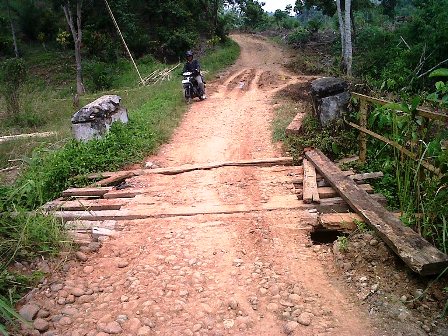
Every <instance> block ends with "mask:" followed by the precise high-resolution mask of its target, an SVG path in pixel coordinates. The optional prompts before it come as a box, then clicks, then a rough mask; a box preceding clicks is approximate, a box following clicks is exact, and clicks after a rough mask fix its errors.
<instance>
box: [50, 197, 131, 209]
mask: <svg viewBox="0 0 448 336" xmlns="http://www.w3.org/2000/svg"><path fill="white" fill-rule="evenodd" d="M128 202H129V201H128V200H123V199H91V200H75V201H52V202H48V203H47V204H45V205H44V206H43V209H44V210H46V211H51V210H66V211H83V210H94V211H100V210H120V208H121V207H122V206H123V205H125V204H127V203H128Z"/></svg>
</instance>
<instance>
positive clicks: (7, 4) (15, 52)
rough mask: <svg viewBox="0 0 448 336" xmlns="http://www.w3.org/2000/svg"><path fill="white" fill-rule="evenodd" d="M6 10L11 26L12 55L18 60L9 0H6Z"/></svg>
mask: <svg viewBox="0 0 448 336" xmlns="http://www.w3.org/2000/svg"><path fill="white" fill-rule="evenodd" d="M6 8H7V10H8V18H9V22H10V24H11V33H12V42H13V44H14V54H15V55H16V58H19V57H20V55H19V48H18V47H17V37H16V29H15V28H14V23H13V22H12V16H11V9H10V8H9V0H6Z"/></svg>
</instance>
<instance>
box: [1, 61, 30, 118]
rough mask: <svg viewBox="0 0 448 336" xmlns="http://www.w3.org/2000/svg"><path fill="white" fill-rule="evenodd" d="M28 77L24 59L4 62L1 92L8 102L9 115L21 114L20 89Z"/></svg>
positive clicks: (7, 110)
mask: <svg viewBox="0 0 448 336" xmlns="http://www.w3.org/2000/svg"><path fill="white" fill-rule="evenodd" d="M26 77H27V71H26V65H25V62H24V61H23V60H22V59H17V58H11V59H8V60H6V61H4V62H3V64H2V67H1V73H0V83H1V84H2V86H1V88H0V91H1V94H2V95H3V96H4V98H5V101H6V112H7V113H8V115H12V114H13V113H19V112H20V89H21V87H22V86H23V84H24V83H25V80H26Z"/></svg>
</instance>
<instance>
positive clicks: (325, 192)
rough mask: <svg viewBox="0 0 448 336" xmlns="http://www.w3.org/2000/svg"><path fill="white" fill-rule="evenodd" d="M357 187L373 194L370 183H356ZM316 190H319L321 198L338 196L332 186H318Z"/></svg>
mask: <svg viewBox="0 0 448 336" xmlns="http://www.w3.org/2000/svg"><path fill="white" fill-rule="evenodd" d="M358 187H359V188H361V189H362V190H364V191H365V192H367V193H369V194H373V192H374V190H373V188H372V186H371V185H370V184H360V185H358ZM317 191H318V192H319V197H320V198H322V199H323V198H332V197H337V196H339V192H338V191H336V190H335V189H334V188H332V187H319V188H317Z"/></svg>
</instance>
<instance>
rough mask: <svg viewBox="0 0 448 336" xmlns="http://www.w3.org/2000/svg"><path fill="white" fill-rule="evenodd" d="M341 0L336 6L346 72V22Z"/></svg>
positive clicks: (337, 1)
mask: <svg viewBox="0 0 448 336" xmlns="http://www.w3.org/2000/svg"><path fill="white" fill-rule="evenodd" d="M341 1H342V0H336V8H337V12H338V21H339V32H340V34H341V58H342V67H343V68H344V72H345V28H344V27H345V24H344V18H343V17H342V8H341Z"/></svg>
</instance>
